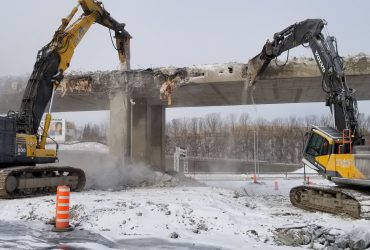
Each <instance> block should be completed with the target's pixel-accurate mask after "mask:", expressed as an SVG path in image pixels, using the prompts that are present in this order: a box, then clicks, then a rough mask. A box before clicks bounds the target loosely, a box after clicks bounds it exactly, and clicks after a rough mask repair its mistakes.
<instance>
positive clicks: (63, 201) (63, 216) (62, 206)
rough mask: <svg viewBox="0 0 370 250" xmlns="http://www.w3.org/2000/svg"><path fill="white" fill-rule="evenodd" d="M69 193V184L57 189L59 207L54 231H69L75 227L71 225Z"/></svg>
mask: <svg viewBox="0 0 370 250" xmlns="http://www.w3.org/2000/svg"><path fill="white" fill-rule="evenodd" d="M69 194H70V188H69V187H68V186H58V189H57V206H56V207H57V209H56V215H55V227H54V229H53V231H56V232H68V231H72V230H73V229H74V228H73V227H72V226H71V225H69Z"/></svg>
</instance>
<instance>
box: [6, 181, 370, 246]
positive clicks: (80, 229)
mask: <svg viewBox="0 0 370 250" xmlns="http://www.w3.org/2000/svg"><path fill="white" fill-rule="evenodd" d="M314 181H315V182H316V183H323V182H324V181H323V180H320V179H316V180H314ZM274 183H275V180H271V179H268V180H265V181H264V180H261V183H260V184H252V183H251V182H250V181H226V182H224V181H212V182H209V183H207V184H208V185H209V186H206V187H163V188H158V187H144V188H130V189H125V190H120V191H98V190H89V191H85V192H81V193H73V194H72V197H71V206H72V207H71V214H72V224H74V225H75V226H76V230H75V231H74V232H71V233H67V234H59V235H56V233H52V232H51V227H52V226H50V225H47V224H46V223H47V222H49V221H50V219H52V217H53V215H54V212H55V197H54V196H46V197H37V198H28V199H18V200H1V201H0V203H1V208H0V218H1V222H0V247H3V248H6V247H10V248H16V247H19V248H21V247H23V246H24V248H25V249H29V248H38V247H40V248H45V247H46V248H48V247H53V246H54V247H55V246H58V247H61V246H69V247H84V248H89V249H102V248H103V247H104V248H117V249H252V248H266V249H278V248H281V249H287V246H278V245H277V243H276V242H274V238H273V237H274V230H275V229H278V228H290V227H301V226H306V225H319V226H322V227H323V228H329V229H330V230H332V231H335V232H336V233H339V234H347V233H350V232H351V231H352V230H354V229H358V228H360V229H361V230H362V229H363V228H367V230H369V229H370V227H369V226H370V224H369V222H368V221H364V220H352V219H350V218H345V217H340V216H334V215H329V214H324V213H319V212H316V213H311V212H306V211H302V210H300V209H297V208H295V207H293V206H292V205H291V204H290V202H289V200H288V196H287V193H288V191H289V189H290V187H291V186H295V185H299V184H301V180H300V179H292V180H278V183H279V190H275V184H274ZM7 228H9V229H10V231H8V230H7Z"/></svg>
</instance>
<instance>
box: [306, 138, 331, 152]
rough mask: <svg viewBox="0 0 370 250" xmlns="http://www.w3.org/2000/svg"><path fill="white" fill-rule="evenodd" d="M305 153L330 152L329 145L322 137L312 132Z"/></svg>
mask: <svg viewBox="0 0 370 250" xmlns="http://www.w3.org/2000/svg"><path fill="white" fill-rule="evenodd" d="M306 153H307V154H309V155H312V156H320V155H328V154H329V153H330V145H329V142H328V140H326V139H325V138H324V137H322V136H320V135H318V134H315V133H312V135H311V138H310V139H309V141H308V144H307V147H306Z"/></svg>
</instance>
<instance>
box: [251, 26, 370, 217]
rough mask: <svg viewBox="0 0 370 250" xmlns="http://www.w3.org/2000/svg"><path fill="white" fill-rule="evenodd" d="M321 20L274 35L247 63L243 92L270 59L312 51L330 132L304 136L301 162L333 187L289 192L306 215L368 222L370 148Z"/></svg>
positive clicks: (340, 62) (331, 39)
mask: <svg viewBox="0 0 370 250" xmlns="http://www.w3.org/2000/svg"><path fill="white" fill-rule="evenodd" d="M325 25H327V23H326V21H325V20H322V19H307V20H305V21H302V22H299V23H295V24H293V25H291V26H289V27H287V28H286V29H284V30H282V31H281V32H278V33H276V34H274V37H273V40H272V41H269V40H267V42H266V44H265V45H264V47H263V49H262V52H261V53H259V54H258V55H257V56H255V57H254V58H252V59H251V60H249V62H248V69H247V76H248V81H247V88H248V87H253V86H254V85H255V84H256V79H257V78H258V77H259V76H260V75H262V74H263V72H264V70H265V69H266V67H267V66H268V65H269V63H270V62H271V60H273V59H275V58H277V57H278V56H279V55H280V54H282V53H283V52H285V51H288V52H289V50H290V49H292V48H294V47H297V46H300V45H303V46H305V47H310V48H311V50H312V52H313V54H314V58H315V61H316V63H317V65H318V67H319V70H320V73H321V75H322V89H323V91H324V92H325V93H326V105H327V106H329V107H330V110H331V113H332V115H333V122H334V125H333V127H319V126H313V127H312V129H311V131H309V132H307V134H306V135H307V137H306V138H307V139H306V144H305V147H304V151H303V159H302V162H303V164H304V165H305V166H308V167H310V168H312V169H315V170H316V171H317V172H318V173H320V174H321V175H323V176H324V177H326V178H327V179H328V180H331V181H332V182H334V183H335V184H336V185H335V186H314V185H302V186H298V187H294V188H293V189H292V190H291V191H290V200H291V202H292V204H293V205H294V206H297V207H299V208H303V209H306V210H313V211H316V210H318V211H323V212H329V213H335V214H347V215H349V216H351V217H354V218H366V219H370V147H369V146H368V145H365V140H364V136H363V135H362V133H361V131H360V128H359V125H358V116H359V112H358V108H357V100H356V98H355V96H354V90H353V89H351V88H349V87H348V85H347V82H346V77H345V73H344V65H343V63H344V62H343V58H342V57H340V56H339V54H338V49H337V42H336V39H335V37H333V36H330V35H327V34H325V35H324V34H323V33H322V30H323V29H324V28H325Z"/></svg>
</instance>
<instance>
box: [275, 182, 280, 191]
mask: <svg viewBox="0 0 370 250" xmlns="http://www.w3.org/2000/svg"><path fill="white" fill-rule="evenodd" d="M275 190H276V191H278V190H279V183H278V182H277V181H275Z"/></svg>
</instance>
